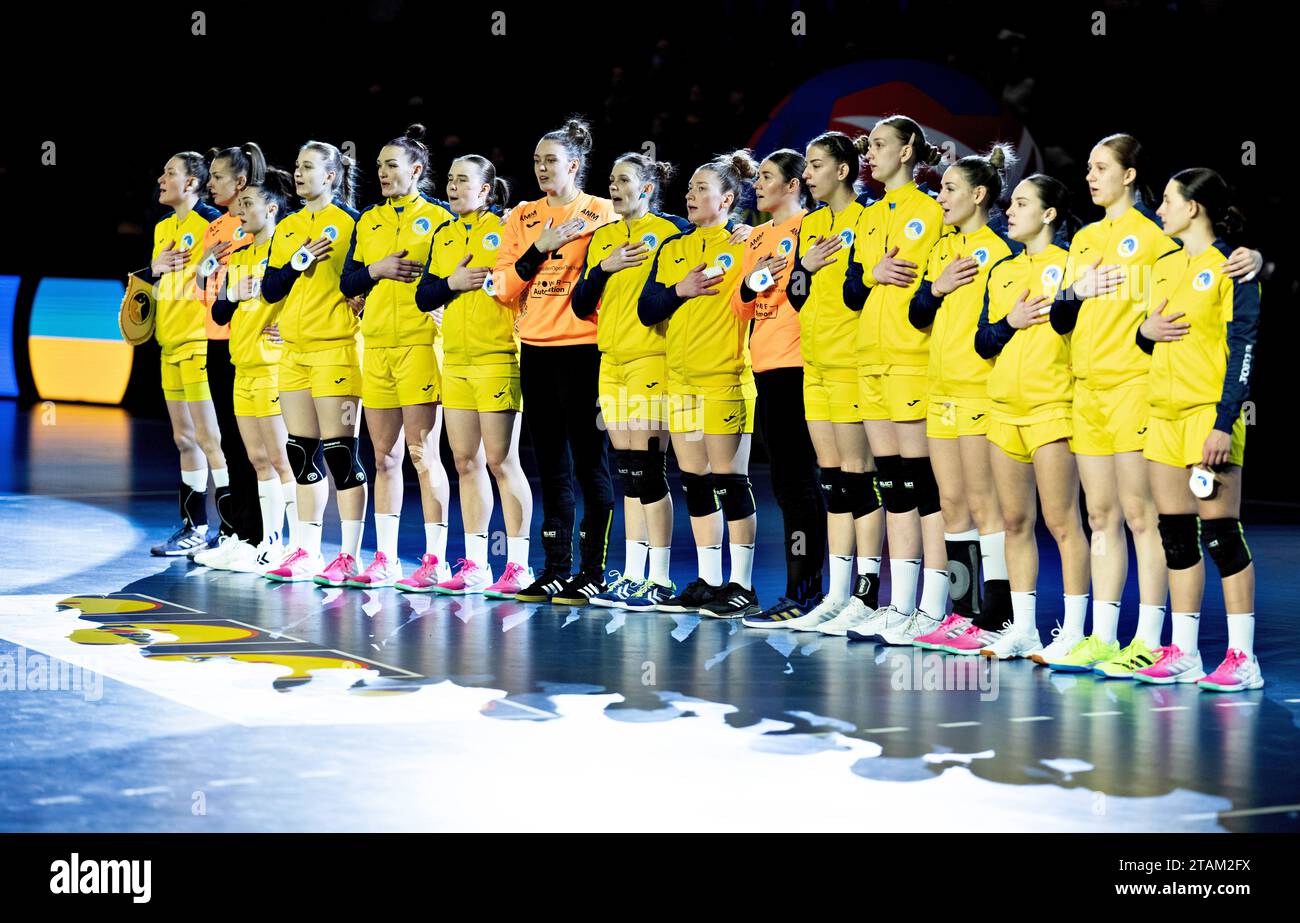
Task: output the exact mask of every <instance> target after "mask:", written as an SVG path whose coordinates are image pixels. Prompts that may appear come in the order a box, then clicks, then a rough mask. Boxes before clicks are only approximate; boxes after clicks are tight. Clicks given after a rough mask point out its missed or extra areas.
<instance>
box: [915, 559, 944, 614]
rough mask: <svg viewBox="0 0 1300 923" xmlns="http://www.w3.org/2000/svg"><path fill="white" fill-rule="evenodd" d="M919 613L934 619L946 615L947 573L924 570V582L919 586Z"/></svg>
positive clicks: (930, 569) (930, 568)
mask: <svg viewBox="0 0 1300 923" xmlns="http://www.w3.org/2000/svg"><path fill="white" fill-rule="evenodd" d="M921 611H922V612H924V613H925V614H926V615H933V616H934V617H935V618H940V619H941V618H943V617H944V616H946V615H947V614H948V572H947V571H946V570H935V569H934V568H932V567H927V568H926V569H925V582H924V583H923V584H922V586H921Z"/></svg>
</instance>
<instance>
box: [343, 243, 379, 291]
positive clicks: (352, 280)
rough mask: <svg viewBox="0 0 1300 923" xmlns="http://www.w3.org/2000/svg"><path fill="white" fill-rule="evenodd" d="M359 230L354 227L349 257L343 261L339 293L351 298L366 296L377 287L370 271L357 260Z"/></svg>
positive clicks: (349, 245)
mask: <svg viewBox="0 0 1300 923" xmlns="http://www.w3.org/2000/svg"><path fill="white" fill-rule="evenodd" d="M356 252H357V229H356V226H355V225H353V227H352V240H351V242H350V243H349V244H348V255H347V257H346V258H345V259H344V260H343V274H342V275H341V276H339V291H341V292H342V293H343V294H344V295H346V296H347V297H349V298H355V297H356V296H357V295H364V294H366V293H367V292H369V291H370V290H371V289H372V288H374V287H375V283H376V281H377V280H375V279H372V278H371V277H370V269H369V268H368V267H367V266H366V264H365V263H363V262H361V261H360V260H358V259H357V258H356Z"/></svg>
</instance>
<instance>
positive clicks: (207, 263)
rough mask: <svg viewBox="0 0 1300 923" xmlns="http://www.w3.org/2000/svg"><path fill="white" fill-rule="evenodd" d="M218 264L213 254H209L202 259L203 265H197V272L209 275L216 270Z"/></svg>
mask: <svg viewBox="0 0 1300 923" xmlns="http://www.w3.org/2000/svg"><path fill="white" fill-rule="evenodd" d="M220 265H221V264H220V263H219V262H217V258H216V257H215V256H209V257H208V258H207V259H206V260H204V261H203V265H201V266H200V267H199V272H201V273H202V274H203V275H205V276H210V275H212V274H213V273H214V272H216V271H217V267H218V266H220Z"/></svg>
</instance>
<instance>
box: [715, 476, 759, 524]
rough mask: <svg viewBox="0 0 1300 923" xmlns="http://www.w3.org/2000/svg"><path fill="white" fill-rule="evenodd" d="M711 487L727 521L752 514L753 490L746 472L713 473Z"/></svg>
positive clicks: (744, 517)
mask: <svg viewBox="0 0 1300 923" xmlns="http://www.w3.org/2000/svg"><path fill="white" fill-rule="evenodd" d="M713 489H714V492H715V493H716V494H717V495H718V503H719V504H720V505H721V506H722V515H723V517H724V518H725V519H726V520H727V521H728V522H735V521H736V520H737V519H747V518H748V517H750V516H752V515H754V490H753V488H752V486H751V485H750V483H749V475H747V474H715V475H714V476H713Z"/></svg>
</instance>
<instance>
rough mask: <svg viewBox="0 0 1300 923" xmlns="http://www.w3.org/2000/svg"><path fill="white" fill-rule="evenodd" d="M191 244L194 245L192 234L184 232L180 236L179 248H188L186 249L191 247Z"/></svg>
mask: <svg viewBox="0 0 1300 923" xmlns="http://www.w3.org/2000/svg"><path fill="white" fill-rule="evenodd" d="M193 246H194V235H193V234H185V235H184V236H182V237H181V249H182V250H188V249H190V247H193Z"/></svg>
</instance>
